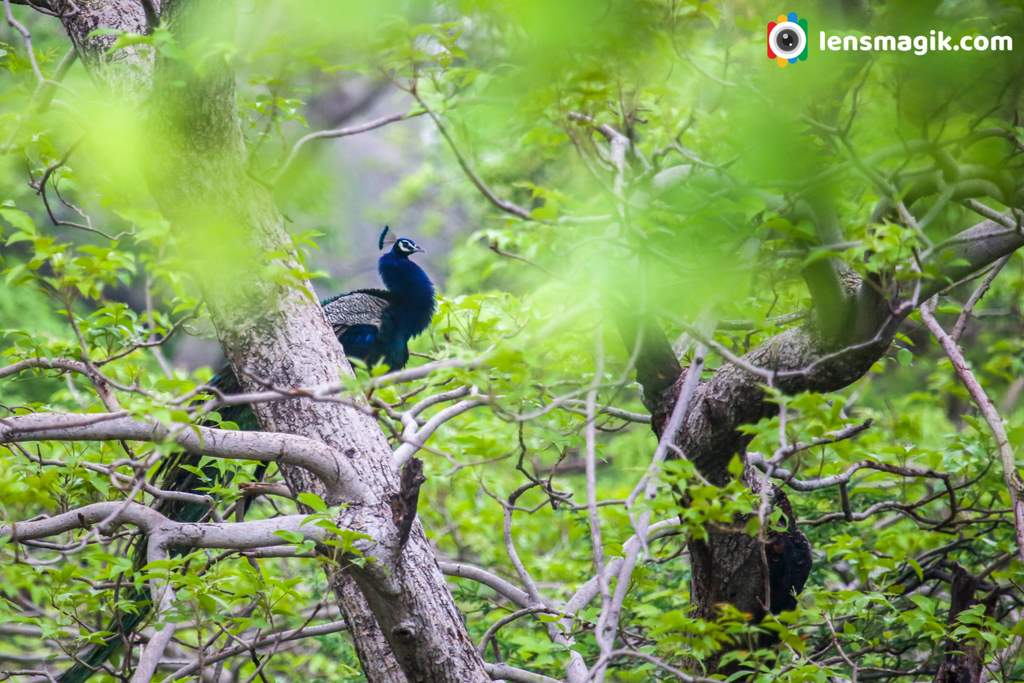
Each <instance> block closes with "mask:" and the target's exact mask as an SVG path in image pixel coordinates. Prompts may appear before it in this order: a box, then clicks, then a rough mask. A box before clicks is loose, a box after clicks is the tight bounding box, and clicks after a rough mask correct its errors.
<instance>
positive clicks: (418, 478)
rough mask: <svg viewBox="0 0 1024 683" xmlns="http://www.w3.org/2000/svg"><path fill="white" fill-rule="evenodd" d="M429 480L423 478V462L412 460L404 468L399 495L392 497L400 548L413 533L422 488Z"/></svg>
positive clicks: (393, 518)
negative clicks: (410, 533)
mask: <svg viewBox="0 0 1024 683" xmlns="http://www.w3.org/2000/svg"><path fill="white" fill-rule="evenodd" d="M426 480H427V478H426V477H425V476H423V461H422V460H420V459H419V458H411V459H410V460H409V462H407V463H405V467H403V468H402V476H401V480H400V482H399V489H398V493H397V494H395V495H392V496H391V500H390V503H391V520H392V521H393V522H394V524H395V526H396V527H398V547H399V549H401V548H404V547H405V543H406V541H408V540H409V532H411V531H412V523H413V521H414V520H415V519H416V508H417V506H418V505H419V499H420V486H422V485H423V482H425V481H426Z"/></svg>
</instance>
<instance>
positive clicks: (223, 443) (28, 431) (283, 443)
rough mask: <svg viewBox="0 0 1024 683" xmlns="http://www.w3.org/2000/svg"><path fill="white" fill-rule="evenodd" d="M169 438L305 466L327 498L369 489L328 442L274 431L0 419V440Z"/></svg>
mask: <svg viewBox="0 0 1024 683" xmlns="http://www.w3.org/2000/svg"><path fill="white" fill-rule="evenodd" d="M118 440H123V441H145V442H153V443H160V442H164V441H173V442H174V443H176V444H178V445H179V446H181V447H182V448H184V449H185V450H186V451H188V452H190V453H200V454H205V455H209V456H212V457H218V458H228V459H233V460H258V461H260V462H280V463H286V464H289V465H295V466H296V467H301V468H303V469H306V470H308V471H310V472H312V473H313V474H315V475H316V476H317V477H319V478H320V479H321V480H322V481H323V482H324V484H325V485H326V486H327V488H328V489H329V491H330V492H331V493H332V495H331V496H330V498H331V499H332V501H331V502H341V500H345V501H348V502H361V501H365V500H367V498H368V496H369V493H368V491H367V490H366V489H365V487H362V486H360V484H359V479H358V477H357V476H356V473H355V471H354V469H353V468H352V465H351V464H350V463H349V462H348V460H347V459H346V458H345V457H344V456H341V455H340V454H339V453H338V452H337V451H336V450H335V449H333V448H331V447H330V446H328V445H326V444H324V443H322V442H320V441H316V440H314V439H309V438H305V437H302V436H295V435H293V434H282V433H277V432H241V431H233V430H227V429H215V428H213V427H202V426H198V425H191V424H173V425H170V426H168V425H165V424H163V423H161V422H157V421H155V420H153V421H146V420H140V419H136V418H132V417H128V416H127V415H120V414H117V413H93V414H89V415H73V414H66V413H34V414H31V415H19V416H16V417H7V418H2V419H0V444H3V443H19V442H24V441H118Z"/></svg>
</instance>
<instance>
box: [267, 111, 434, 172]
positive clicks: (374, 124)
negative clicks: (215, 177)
mask: <svg viewBox="0 0 1024 683" xmlns="http://www.w3.org/2000/svg"><path fill="white" fill-rule="evenodd" d="M425 113H426V112H425V111H418V112H402V113H396V114H389V115H388V116H382V117H380V118H379V119H374V120H373V121H367V122H366V123H361V124H359V125H356V126H347V127H345V128H330V129H326V130H318V131H316V132H314V133H308V134H306V135H303V136H302V137H301V138H299V139H298V141H297V142H296V143H295V145H293V146H292V150H291V152H289V153H288V158H286V159H285V160H284V163H283V164H281V167H280V168H279V169H278V170H277V173H275V174H274V178H273V180H271V184H273V185H276V184H277V183H278V182H279V181H280V180H281V178H282V177H284V174H285V173H286V172H287V171H288V169H289V168H291V165H292V163H293V162H294V161H295V157H297V156H298V154H299V150H301V149H302V148H303V147H304V146H305V145H306V144H307V143H310V142H312V141H313V140H325V139H328V138H344V137H348V136H350V135H358V134H359V133H365V132H367V131H371V130H376V129H377V128H381V127H383V126H386V125H388V124H389V123H395V122H397V121H405V120H406V119H411V118H413V117H415V116H421V115H422V114H425Z"/></svg>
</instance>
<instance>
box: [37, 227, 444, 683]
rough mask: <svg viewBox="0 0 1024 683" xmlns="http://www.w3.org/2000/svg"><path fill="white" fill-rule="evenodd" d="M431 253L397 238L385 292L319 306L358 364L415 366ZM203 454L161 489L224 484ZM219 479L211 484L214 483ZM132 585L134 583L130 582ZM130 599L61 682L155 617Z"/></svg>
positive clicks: (229, 374) (138, 593) (388, 258)
mask: <svg viewBox="0 0 1024 683" xmlns="http://www.w3.org/2000/svg"><path fill="white" fill-rule="evenodd" d="M389 231H390V228H389V227H387V226H385V227H384V230H383V231H382V232H381V233H380V238H379V240H378V242H377V244H378V248H379V249H380V250H381V251H383V250H384V247H385V245H386V244H388V243H391V240H388V233H389ZM423 251H424V250H423V249H422V248H421V247H420V246H419V245H418V244H416V242H415V241H413V240H411V239H409V238H407V237H399V238H397V239H395V240H393V243H392V246H391V249H390V250H388V251H386V252H385V253H384V254H383V255H381V257H380V258H379V259H378V260H377V271H378V273H379V275H380V279H381V281H382V282H383V283H384V287H385V289H358V290H355V291H352V292H347V293H344V294H338V295H336V296H332V297H329V298H327V299H324V300H322V301H321V302H320V305H321V306H323V309H324V315H325V317H326V318H327V322H328V323H329V324H330V325H331V327H332V328H333V329H334V333H335V335H337V337H338V341H340V342H341V346H342V348H343V349H344V350H345V355H346V357H348V358H349V359H353V358H356V359H359V360H361V361H363V362H364V363H365V364H366V365H367V366H369V367H372V366H374V365H377V364H378V363H382V362H383V363H384V364H386V365H387V366H388V367H389V368H390V369H391V370H398V369H401V368H403V367H405V365H406V363H408V361H409V340H411V339H412V338H413V337H416V336H417V335H419V334H421V333H422V332H423V331H424V330H426V329H427V328H428V327H429V326H430V321H431V319H432V318H433V317H434V305H435V301H434V284H433V282H431V280H430V277H429V276H428V275H427V273H426V272H425V271H424V270H423V269H422V268H420V266H419V265H418V264H416V263H415V262H414V261H412V260H411V259H410V257H411V256H412V255H413V254H419V253H422V252H423ZM210 385H211V386H212V387H214V388H215V389H216V390H218V391H219V392H221V393H223V394H234V393H238V392H239V391H240V386H239V383H238V379H237V378H236V377H235V374H234V372H233V370H232V369H231V367H230V366H226V367H224V368H223V369H222V370H221V371H220V372H218V373H217V374H216V375H215V376H214V377H213V379H212V380H211V381H210ZM220 417H221V420H225V421H230V422H234V423H235V424H237V425H238V428H239V429H243V430H255V429H259V424H258V423H257V421H256V415H255V414H254V413H253V412H252V410H251V409H250V408H249V407H248V406H246V405H236V406H227V407H225V408H224V409H222V410H221V411H220ZM199 459H200V456H198V455H195V454H190V453H179V454H177V456H176V457H171V458H167V459H165V460H164V462H163V463H162V465H161V467H160V469H159V470H158V472H157V474H156V476H157V478H158V479H159V481H160V488H162V489H164V490H166V491H185V492H193V493H194V492H196V491H198V490H199V489H200V488H202V487H210V486H211V485H215V484H217V483H220V484H226V483H228V482H227V481H223V480H220V478H221V474H220V471H219V470H218V469H217V468H216V467H212V466H211V467H206V468H203V469H202V470H200V469H198V465H199ZM265 468H266V465H265V464H263V463H261V464H260V465H259V466H258V467H257V468H256V472H255V478H256V479H257V480H259V479H261V478H262V475H263V472H264V470H265ZM211 482H212V484H211ZM155 507H156V509H157V510H158V511H159V512H160V513H161V514H163V515H164V516H166V517H168V518H169V519H172V520H174V521H178V522H198V521H201V520H202V519H204V518H205V517H206V516H207V515H208V514H209V512H210V510H209V508H208V507H206V506H203V505H201V504H198V503H193V502H189V501H183V500H180V499H174V498H163V499H161V500H160V501H159V502H158V503H157V505H155ZM144 564H146V542H145V539H144V538H143V539H141V540H139V541H138V542H137V543H136V544H135V552H134V562H133V566H134V567H135V569H139V568H140V567H142V566H143V565H144ZM128 585H131V583H130V582H128ZM127 590H128V598H129V599H130V601H131V602H133V603H135V611H134V612H119V613H118V614H117V615H116V616H115V619H114V623H113V624H111V625H110V626H109V627H108V628H107V630H108V631H110V632H112V633H113V635H111V636H109V637H108V638H107V639H106V640H105V641H103V643H101V644H99V645H96V646H94V647H92V648H91V649H89V650H87V651H86V652H84V653H80V654H79V655H78V657H77V662H76V663H75V664H74V665H73V666H72V667H71V668H69V669H68V670H67V671H65V672H64V673H63V674H61V676H60V677H59V678H58V679H57V680H58V681H60V683H83V682H84V681H87V680H88V679H89V678H90V677H91V676H92V675H93V674H94V673H96V670H97V669H99V668H100V666H102V665H103V663H104V662H105V661H107V659H109V658H110V657H111V656H112V655H113V654H114V653H115V652H117V651H118V650H120V649H121V646H122V645H123V644H124V643H125V642H126V641H127V639H128V636H129V635H130V634H131V633H133V632H134V631H135V629H136V628H137V627H138V625H139V624H140V623H142V622H143V621H144V620H145V619H146V617H147V616H148V614H149V611H150V607H151V605H150V603H149V597H148V593H147V592H146V590H145V588H144V587H142V588H130V589H127Z"/></svg>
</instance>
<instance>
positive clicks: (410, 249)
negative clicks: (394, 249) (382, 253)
mask: <svg viewBox="0 0 1024 683" xmlns="http://www.w3.org/2000/svg"><path fill="white" fill-rule="evenodd" d="M398 250H399V251H401V252H403V253H405V254H412V253H414V252H415V251H416V245H415V244H414V243H413V242H412V240H407V239H405V238H402V239H400V240H398Z"/></svg>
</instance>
